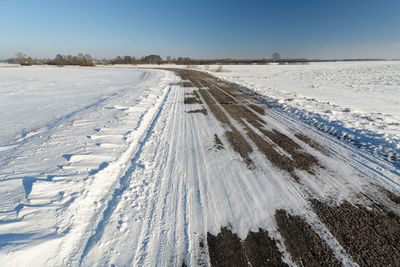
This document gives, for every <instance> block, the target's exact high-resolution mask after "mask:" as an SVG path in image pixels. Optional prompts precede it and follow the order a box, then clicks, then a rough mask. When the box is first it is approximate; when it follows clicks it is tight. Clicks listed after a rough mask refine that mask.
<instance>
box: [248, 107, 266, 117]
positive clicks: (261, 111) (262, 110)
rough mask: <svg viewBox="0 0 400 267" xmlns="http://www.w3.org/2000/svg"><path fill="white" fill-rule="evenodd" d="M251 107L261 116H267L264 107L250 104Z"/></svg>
mask: <svg viewBox="0 0 400 267" xmlns="http://www.w3.org/2000/svg"><path fill="white" fill-rule="evenodd" d="M249 107H250V108H252V109H253V110H255V111H257V112H258V113H259V114H261V115H265V109H264V108H263V107H261V106H259V105H255V104H250V105H249Z"/></svg>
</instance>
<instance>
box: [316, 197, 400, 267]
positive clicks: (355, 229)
mask: <svg viewBox="0 0 400 267" xmlns="http://www.w3.org/2000/svg"><path fill="white" fill-rule="evenodd" d="M312 205H313V208H314V210H315V212H316V213H317V214H318V216H319V217H320V218H321V219H322V221H323V222H324V223H325V225H326V226H327V227H328V229H329V231H330V232H331V233H332V234H333V235H334V236H335V237H336V239H337V240H338V241H339V243H340V244H341V245H342V246H343V247H344V248H345V249H346V251H347V253H348V254H349V255H351V256H352V258H353V260H354V261H355V262H357V263H358V264H359V265H360V266H400V218H399V217H398V216H396V215H394V214H391V213H390V214H389V213H387V212H385V211H383V210H380V209H377V208H376V207H374V208H372V209H371V210H369V209H367V208H365V207H361V206H353V205H352V204H350V203H349V202H346V201H345V202H343V203H342V204H340V205H339V206H334V207H331V206H329V205H327V204H325V203H323V202H321V201H318V200H312Z"/></svg>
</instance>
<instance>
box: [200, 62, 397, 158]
mask: <svg viewBox="0 0 400 267" xmlns="http://www.w3.org/2000/svg"><path fill="white" fill-rule="evenodd" d="M197 68H199V69H202V70H207V71H209V72H210V73H212V74H213V75H216V76H217V77H220V78H223V79H224V80H227V81H229V82H232V83H236V84H238V85H240V86H243V87H246V88H249V89H251V90H253V91H255V92H257V93H259V94H261V95H263V96H266V101H267V102H269V103H276V106H278V105H279V106H280V107H281V108H282V109H284V110H286V111H287V112H289V113H292V114H293V115H295V116H296V117H297V118H299V119H302V120H304V121H305V122H307V123H308V124H312V125H314V126H316V127H318V128H320V129H321V130H323V131H326V132H329V133H331V134H333V135H335V136H337V137H338V138H340V139H341V140H346V141H348V142H351V143H353V144H355V145H356V146H357V147H360V148H362V149H366V150H368V151H370V152H372V153H375V154H379V155H381V156H382V157H384V158H386V159H387V160H388V161H390V162H392V163H395V164H397V165H400V62H399V61H395V62H374V61H371V62H330V63H310V64H308V65H275V64H272V65H245V66H232V65H228V66H223V68H224V69H225V70H227V72H215V70H216V69H217V67H216V66H198V67H197Z"/></svg>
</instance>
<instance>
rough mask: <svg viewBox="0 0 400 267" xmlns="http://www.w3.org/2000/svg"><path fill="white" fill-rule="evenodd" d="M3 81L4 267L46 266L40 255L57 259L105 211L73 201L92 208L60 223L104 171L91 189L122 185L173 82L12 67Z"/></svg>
mask: <svg viewBox="0 0 400 267" xmlns="http://www.w3.org/2000/svg"><path fill="white" fill-rule="evenodd" d="M0 77H1V78H0V112H1V113H2V116H1V117H0V123H1V124H2V125H3V126H2V127H1V130H0V137H1V142H0V221H1V223H0V250H1V253H0V258H1V259H2V265H3V266H4V264H6V263H7V264H6V265H9V266H28V265H31V264H33V265H34V266H40V265H42V264H43V263H44V262H46V261H47V260H48V258H46V257H44V255H43V253H45V254H46V255H51V253H54V252H55V250H57V249H58V248H57V246H58V245H59V241H60V239H59V238H57V237H58V236H59V235H63V234H65V233H66V232H68V231H69V229H70V226H71V224H73V221H74V220H75V222H76V223H77V225H83V224H84V223H85V221H84V219H83V218H85V217H82V216H84V214H85V213H86V212H88V213H89V214H90V208H95V207H96V204H95V202H96V201H100V200H96V199H86V201H85V202H84V203H82V202H81V203H79V204H78V203H77V201H75V202H74V205H77V204H78V205H80V206H81V207H82V206H84V205H88V208H87V209H86V208H83V209H82V210H81V213H82V214H70V215H69V216H80V220H79V221H76V219H74V217H73V218H67V217H66V218H64V217H59V214H63V212H65V211H66V210H67V209H68V207H69V205H70V204H71V203H72V202H73V200H74V199H75V198H77V197H78V196H81V195H82V194H84V192H85V191H86V190H87V188H86V186H87V183H86V182H85V181H86V180H87V179H88V177H94V176H95V175H96V174H97V173H99V172H100V171H101V170H103V169H106V168H107V175H105V176H102V178H99V179H96V183H97V185H93V186H95V189H94V191H95V192H99V194H100V195H102V196H104V194H106V195H107V194H108V193H110V192H108V191H106V189H105V188H107V186H110V184H111V185H114V186H115V185H116V184H118V183H119V178H120V177H119V176H118V175H120V172H121V170H123V169H124V164H126V163H127V162H128V161H130V158H126V157H129V156H130V155H131V154H130V153H133V152H132V151H131V150H135V149H138V147H139V145H140V142H141V141H143V138H144V137H145V135H146V130H147V129H148V127H149V125H150V124H151V123H152V121H153V119H154V117H155V116H156V115H157V112H158V108H159V107H160V105H161V104H162V103H163V101H164V98H165V97H166V94H167V93H168V91H167V89H168V88H169V87H168V84H169V83H170V82H173V81H174V80H173V79H174V76H171V74H169V73H167V72H163V71H154V70H153V71H149V70H135V69H134V68H118V69H116V68H100V67H99V68H81V67H65V68H56V67H18V68H15V67H12V68H8V67H7V68H0ZM127 150H128V151H130V153H127V152H126V151H127ZM124 152H125V154H127V155H125V154H124ZM111 162H113V163H112V164H111ZM109 165H110V166H109ZM89 180H90V179H89ZM92 194H94V193H93V192H92ZM78 230H79V227H78V229H75V231H78ZM72 235H73V234H72ZM37 244H40V246H38V247H36V245H37ZM14 246H15V247H19V250H17V251H15V252H13V251H14V249H13V247H14ZM71 246H72V247H71ZM73 246H74V245H73V244H70V245H69V247H68V248H70V249H73ZM3 248H9V249H6V250H3ZM21 248H22V249H21ZM66 249H67V248H64V250H65V251H66ZM58 252H59V251H58ZM59 253H61V252H59Z"/></svg>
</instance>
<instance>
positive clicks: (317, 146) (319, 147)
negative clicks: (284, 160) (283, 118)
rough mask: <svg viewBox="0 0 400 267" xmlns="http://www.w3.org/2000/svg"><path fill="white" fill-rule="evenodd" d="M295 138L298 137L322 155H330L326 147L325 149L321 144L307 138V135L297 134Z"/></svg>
mask: <svg viewBox="0 0 400 267" xmlns="http://www.w3.org/2000/svg"><path fill="white" fill-rule="evenodd" d="M294 136H296V138H297V139H299V140H301V141H303V142H304V143H306V144H307V145H309V146H310V147H312V148H314V149H316V150H318V151H319V152H321V153H322V154H324V155H329V152H328V149H327V148H326V147H323V146H322V145H321V144H319V143H317V142H315V141H314V140H312V139H311V138H309V137H308V136H305V135H303V134H300V133H296V134H295V135H294Z"/></svg>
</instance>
